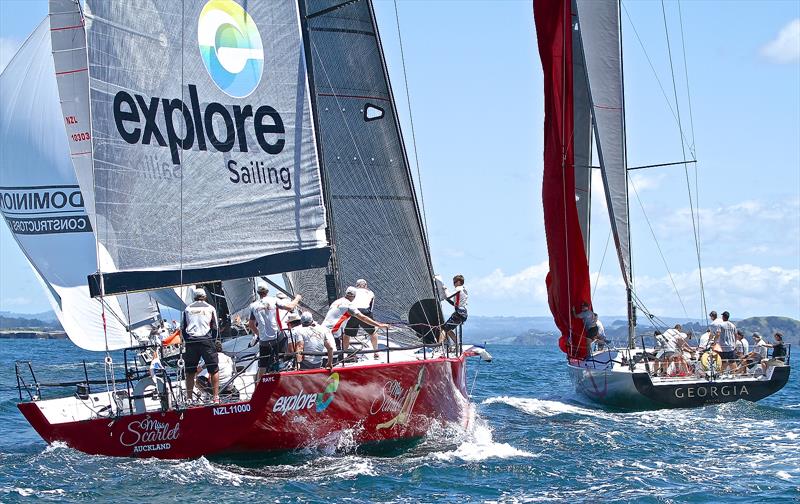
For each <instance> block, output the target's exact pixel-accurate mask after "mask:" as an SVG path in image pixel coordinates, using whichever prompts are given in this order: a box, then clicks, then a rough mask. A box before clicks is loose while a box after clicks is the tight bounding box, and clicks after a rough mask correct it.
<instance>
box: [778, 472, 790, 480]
mask: <svg viewBox="0 0 800 504" xmlns="http://www.w3.org/2000/svg"><path fill="white" fill-rule="evenodd" d="M775 476H777V477H779V478H780V479H782V480H785V481H791V480H792V475H791V474H789V473H788V472H786V471H778V472H776V473H775Z"/></svg>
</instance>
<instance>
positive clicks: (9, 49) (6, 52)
mask: <svg viewBox="0 0 800 504" xmlns="http://www.w3.org/2000/svg"><path fill="white" fill-rule="evenodd" d="M19 46H20V43H19V42H18V41H16V40H14V39H9V38H3V37H0V72H2V71H3V69H4V68H5V67H6V65H8V62H9V61H11V58H12V57H14V55H15V54H16V53H17V51H18V50H19Z"/></svg>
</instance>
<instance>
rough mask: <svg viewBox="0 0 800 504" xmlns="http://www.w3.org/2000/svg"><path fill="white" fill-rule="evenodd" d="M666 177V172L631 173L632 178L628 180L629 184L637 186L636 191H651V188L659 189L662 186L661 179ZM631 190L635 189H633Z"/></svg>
mask: <svg viewBox="0 0 800 504" xmlns="http://www.w3.org/2000/svg"><path fill="white" fill-rule="evenodd" d="M664 177H665V175H664V174H658V175H643V174H636V175H631V177H630V179H629V180H628V185H633V186H634V187H636V192H638V193H642V192H644V191H649V190H651V189H658V188H659V187H660V186H661V181H662V180H664ZM631 192H633V191H632V190H631Z"/></svg>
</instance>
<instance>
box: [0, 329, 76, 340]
mask: <svg viewBox="0 0 800 504" xmlns="http://www.w3.org/2000/svg"><path fill="white" fill-rule="evenodd" d="M66 338H67V333H65V332H64V331H40V330H36V329H11V330H7V331H0V339H52V340H60V339H66Z"/></svg>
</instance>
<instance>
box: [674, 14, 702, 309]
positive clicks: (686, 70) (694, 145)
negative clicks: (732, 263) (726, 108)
mask: <svg viewBox="0 0 800 504" xmlns="http://www.w3.org/2000/svg"><path fill="white" fill-rule="evenodd" d="M678 20H679V22H680V27H681V49H682V51H683V75H684V77H685V78H686V102H687V105H688V108H689V125H690V127H691V132H692V148H691V153H692V156H693V157H694V160H695V161H697V141H696V139H695V136H694V113H693V112H692V94H691V92H690V86H689V66H688V64H687V63H686V40H685V38H684V35H683V12H682V10H681V1H680V0H678ZM697 173H698V169H697V164H695V166H694V200H695V201H696V202H697V207H698V210H697V243H696V245H697V264H698V270H699V273H700V304H701V305H702V310H703V313H701V318H700V321H701V322H700V323H701V324H702V321H704V320H705V316H706V313H707V306H706V290H705V285H704V282H703V268H702V267H700V248H701V247H700V243H701V242H700V229H701V228H700V182H699V180H698V176H697Z"/></svg>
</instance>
